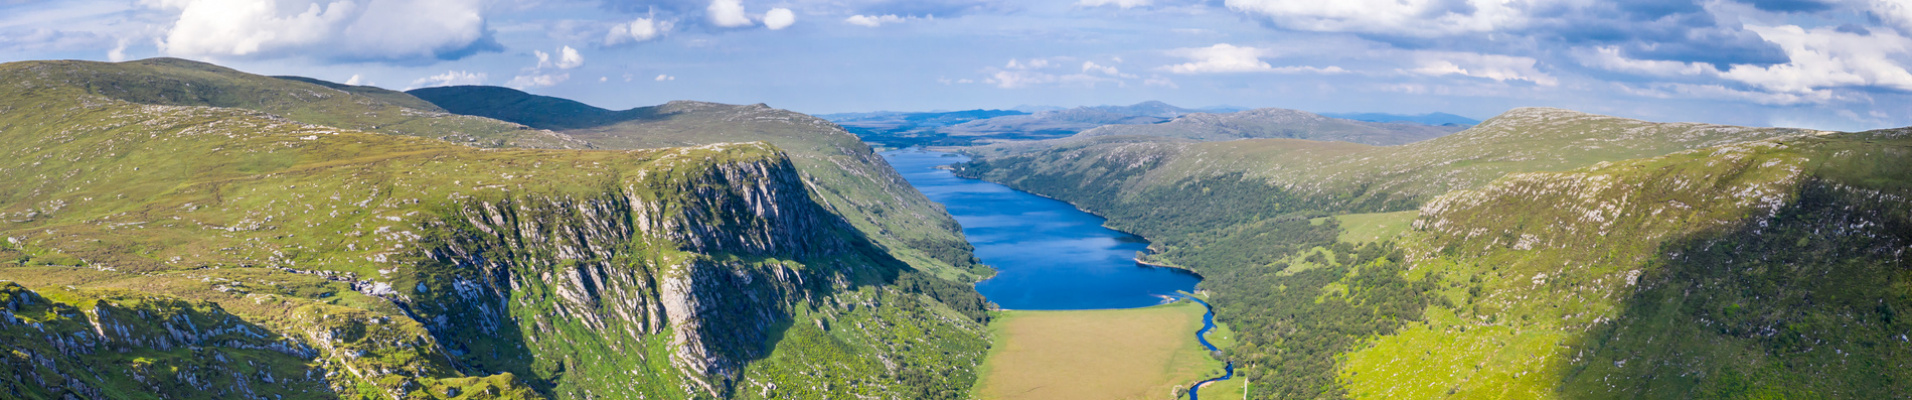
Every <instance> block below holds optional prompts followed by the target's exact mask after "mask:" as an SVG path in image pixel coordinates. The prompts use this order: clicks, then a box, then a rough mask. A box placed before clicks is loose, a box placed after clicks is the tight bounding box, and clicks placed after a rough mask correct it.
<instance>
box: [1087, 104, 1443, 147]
mask: <svg viewBox="0 0 1912 400" xmlns="http://www.w3.org/2000/svg"><path fill="white" fill-rule="evenodd" d="M1461 129H1462V128H1460V127H1455V126H1431V125H1423V124H1415V123H1378V122H1366V121H1355V120H1349V119H1340V118H1329V117H1324V116H1321V115H1317V114H1314V113H1309V112H1305V111H1296V110H1287V109H1280V108H1261V109H1254V110H1247V111H1239V112H1232V113H1222V114H1213V113H1192V114H1187V115H1182V116H1178V117H1175V119H1174V120H1170V121H1168V122H1164V123H1160V124H1147V125H1104V126H1101V127H1098V128H1095V129H1090V130H1087V131H1083V132H1082V133H1078V134H1076V135H1075V136H1074V138H1088V137H1097V136H1128V135H1136V136H1155V137H1167V138H1182V139H1192V140H1200V141H1223V140H1236V139H1270V138H1279V139H1306V140H1317V141H1336V142H1349V143H1363V144H1371V145H1383V146H1386V145H1397V144H1406V143H1413V142H1418V141H1422V140H1427V139H1432V138H1436V137H1441V136H1443V135H1447V134H1450V133H1454V132H1456V131H1460V130H1461Z"/></svg>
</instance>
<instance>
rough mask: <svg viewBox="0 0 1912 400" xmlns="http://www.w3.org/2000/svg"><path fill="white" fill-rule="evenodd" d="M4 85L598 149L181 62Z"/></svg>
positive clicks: (42, 67) (503, 143) (349, 90)
mask: <svg viewBox="0 0 1912 400" xmlns="http://www.w3.org/2000/svg"><path fill="white" fill-rule="evenodd" d="M0 79H4V80H5V81H7V82H18V83H19V84H22V85H33V86H34V87H35V88H49V89H66V88H79V89H80V90H81V91H82V92H84V93H87V94H93V95H97V96H101V97H105V98H110V99H115V100H121V101H127V102H132V103H138V104H152V105H169V106H210V107H228V108H241V109H248V110H254V111H260V112H265V113H269V114H272V115H275V116H279V117H282V118H285V119H289V120H292V121H296V122H300V123H306V124H312V125H324V126H330V127H335V128H343V129H356V130H363V131H368V132H378V133H385V134H392V135H404V136H419V137H428V138H435V139H441V140H445V141H450V142H456V143H462V144H466V145H469V146H475V147H528V148H552V149H582V148H589V146H590V144H588V143H585V142H583V141H579V140H575V139H572V138H570V137H566V136H564V135H557V134H553V133H552V132H549V131H543V130H537V129H530V128H527V127H525V126H522V125H518V124H513V123H508V122H503V121H498V120H494V119H488V118H474V117H469V116H463V115H455V114H448V113H445V111H444V110H442V109H439V108H438V107H436V106H432V105H431V104H430V103H427V102H424V101H421V100H419V99H417V98H414V97H411V96H408V95H405V94H403V93H400V92H393V91H389V90H384V89H379V88H373V87H364V86H350V85H342V84H336V83H330V82H324V81H319V80H315V79H310V78H276V77H270V76H261V75H253V74H248V73H244V72H239V71H235V70H232V69H229V68H225V67H221V66H217V65H212V64H207V63H202V62H196V61H187V60H181V59H175V58H154V59H146V60H138V61H128V62H122V63H100V62H90V61H28V62H18V63H9V64H6V66H5V67H4V68H0Z"/></svg>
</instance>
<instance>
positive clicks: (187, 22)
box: [143, 0, 501, 61]
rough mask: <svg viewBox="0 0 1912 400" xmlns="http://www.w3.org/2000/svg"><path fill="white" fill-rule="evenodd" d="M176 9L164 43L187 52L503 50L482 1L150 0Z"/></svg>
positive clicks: (421, 56) (397, 54)
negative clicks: (489, 25)
mask: <svg viewBox="0 0 1912 400" xmlns="http://www.w3.org/2000/svg"><path fill="white" fill-rule="evenodd" d="M143 4H146V5H148V6H151V7H154V8H159V9H162V10H170V11H177V12H178V13H179V17H178V19H177V20H176V21H174V22H173V23H172V25H171V27H170V28H168V30H167V32H166V34H165V35H164V39H163V40H162V41H161V42H160V46H159V47H160V49H161V50H162V51H163V52H165V53H166V54H169V55H173V56H181V57H243V58H271V57H283V56H304V55H310V56H317V57H319V58H326V59H333V60H340V61H430V60H443V59H457V58H462V57H464V56H467V55H471V54H474V53H476V52H479V51H496V50H498V49H500V48H501V46H499V45H498V43H497V42H496V41H494V40H492V39H491V37H490V35H489V32H488V31H487V30H486V28H485V17H484V10H485V1H484V0H363V1H350V0H280V1H253V0H146V1H144V2H143Z"/></svg>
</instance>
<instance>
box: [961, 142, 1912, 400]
mask: <svg viewBox="0 0 1912 400" xmlns="http://www.w3.org/2000/svg"><path fill="white" fill-rule="evenodd" d="M973 152H974V153H978V154H983V155H988V156H991V157H990V158H986V159H983V160H979V161H977V162H973V163H970V164H967V165H964V166H962V168H960V169H959V170H958V173H959V174H963V175H965V176H971V177H981V178H984V179H991V180H994V181H998V182H1003V183H1005V184H1009V185H1011V186H1013V187H1017V188H1019V189H1024V190H1029V191H1032V192H1035V193H1038V194H1043V195H1047V196H1051V197H1055V198H1059V199H1063V200H1067V201H1070V202H1072V203H1075V204H1077V205H1079V206H1082V207H1083V208H1084V209H1087V210H1090V211H1093V212H1096V213H1098V214H1101V215H1104V216H1107V217H1109V218H1110V224H1111V225H1112V226H1116V227H1118V228H1121V229H1124V230H1129V231H1132V232H1137V233H1140V234H1142V235H1144V236H1146V237H1148V238H1149V239H1150V240H1152V241H1154V242H1155V243H1156V247H1155V250H1156V251H1157V252H1156V254H1152V255H1150V256H1148V259H1149V260H1150V261H1153V262H1159V263H1166V264H1173V265H1178V266H1182V267H1186V268H1191V269H1194V270H1196V271H1199V272H1201V273H1202V274H1203V276H1204V277H1205V278H1206V280H1205V281H1204V283H1203V285H1204V287H1205V288H1206V289H1207V290H1209V291H1210V292H1212V293H1214V296H1213V301H1212V303H1213V304H1215V305H1216V307H1217V316H1218V320H1219V321H1222V322H1225V323H1227V324H1229V325H1230V326H1231V327H1232V328H1233V329H1234V331H1235V333H1236V335H1237V336H1238V339H1239V344H1237V345H1236V347H1235V348H1233V349H1231V350H1230V351H1229V352H1228V357H1229V358H1230V359H1232V360H1234V361H1235V362H1236V363H1237V365H1238V367H1239V369H1238V372H1239V376H1242V377H1245V378H1247V379H1249V380H1252V381H1253V382H1254V385H1253V388H1252V393H1251V395H1252V396H1251V397H1254V398H1339V397H1358V398H1429V397H1458V398H1640V397H1648V398H1820V397H1829V398H1881V397H1891V396H1894V395H1896V393H1905V392H1906V391H1908V389H1907V388H1905V387H1904V385H1905V384H1904V382H1908V380H1907V378H1912V377H1908V376H1905V373H1904V372H1903V371H1906V370H1905V369H1903V368H1902V366H1901V365H1902V364H1903V362H1904V361H1903V360H1906V359H1912V358H1907V354H1906V352H1907V351H1912V346H1909V345H1907V344H1906V343H1907V342H1906V341H1905V340H1904V339H1903V338H1902V337H1901V336H1902V335H1904V334H1906V333H1905V332H1908V331H1912V329H1908V328H1909V327H1908V326H1907V325H1905V322H1903V319H1902V318H1900V317H1898V315H1899V314H1898V313H1899V312H1901V311H1903V310H1905V309H1906V307H1909V306H1912V303H1908V301H1912V296H1907V295H1906V293H1908V292H1907V289H1906V288H1907V287H1912V284H1908V283H1907V282H1908V279H1912V275H1908V272H1907V271H1906V270H1905V268H1904V265H1905V264H1904V259H1903V258H1902V257H1903V255H1902V254H1901V253H1903V252H1902V251H1901V250H1902V249H1904V248H1905V246H1906V244H1907V243H1912V238H1909V237H1908V235H1912V234H1908V232H1912V212H1908V211H1907V210H1908V209H1912V205H1909V204H1908V203H1907V202H1906V201H1905V199H1906V198H1907V197H1908V196H1912V187H1909V186H1908V185H1912V182H1909V181H1908V180H1906V179H1905V177H1906V176H1912V163H1909V162H1908V161H1906V160H1908V159H1912V158H1909V157H1907V156H1908V155H1912V140H1908V139H1907V136H1906V133H1905V132H1904V131H1881V132H1868V133H1851V134H1826V133H1818V132H1803V131H1795V130H1784V129H1756V128H1739V127H1721V126H1708V125H1697V124H1651V123H1644V122H1639V121H1630V120H1622V119H1617V118H1609V117H1598V116H1589V115H1585V114H1578V113H1571V112H1565V111H1559V110H1536V109H1527V110H1516V111H1514V112H1510V113H1509V114H1508V115H1504V116H1502V117H1499V118H1495V119H1493V120H1490V121H1487V122H1485V123H1482V124H1481V125H1480V126H1479V127H1477V128H1475V129H1473V130H1469V131H1466V132H1462V133H1458V134H1455V135H1451V136H1447V137H1442V138H1439V139H1434V140H1430V141H1426V142H1420V143H1415V144H1410V145H1403V146H1393V147H1371V146H1361V145H1353V144H1344V143H1320V142H1306V141H1295V140H1279V139H1276V140H1239V141H1231V142H1227V143H1192V142H1187V141H1178V140H1164V139H1156V138H1147V137H1106V138H1097V139H1093V140H1079V141H1073V142H1067V143H1062V144H1060V145H1056V146H1054V147H1042V145H1029V146H1025V147H1016V146H1011V145H1003V146H994V147H989V148H978V149H974V150H973ZM1533 171H1566V172H1533ZM1192 193H1200V194H1201V195H1199V196H1191V195H1189V194H1192ZM1177 194H1179V196H1178V195H1177ZM1190 201H1193V202H1194V203H1189V202H1190ZM1412 209H1418V211H1408V210H1412ZM1151 210H1160V211H1162V212H1159V213H1151V212H1149V211H1151ZM1178 210H1214V211H1213V212H1199V213H1198V212H1185V211H1178ZM1409 221H1411V224H1410V226H1405V227H1404V226H1403V225H1404V224H1409ZM1237 388H1238V387H1237ZM1231 397H1232V396H1231Z"/></svg>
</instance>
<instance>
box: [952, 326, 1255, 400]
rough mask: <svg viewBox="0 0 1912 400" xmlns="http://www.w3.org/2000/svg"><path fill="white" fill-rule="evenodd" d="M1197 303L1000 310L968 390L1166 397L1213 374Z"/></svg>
mask: <svg viewBox="0 0 1912 400" xmlns="http://www.w3.org/2000/svg"><path fill="white" fill-rule="evenodd" d="M1203 313H1204V311H1203V309H1202V307H1201V305H1199V304H1195V303H1193V302H1178V303H1173V304H1168V305H1162V306H1155V307H1147V308H1136V309H1121V310H1082V311H1004V312H1002V314H1001V315H1000V316H999V317H997V318H996V320H995V321H994V322H992V323H991V324H990V326H989V331H990V335H991V336H992V337H993V338H994V339H995V342H996V346H995V347H994V348H992V349H990V353H989V357H988V358H987V359H985V361H984V363H983V369H982V371H983V377H982V379H981V380H979V381H978V383H977V388H976V389H975V391H974V393H973V395H974V396H975V397H977V398H981V399H991V400H1012V399H1014V400H1023V399H1029V400H1038V399H1040V400H1048V399H1096V400H1115V399H1172V398H1175V397H1176V396H1177V394H1178V393H1179V391H1178V390H1177V389H1178V388H1185V387H1186V386H1187V385H1189V384H1192V383H1194V382H1196V381H1199V380H1202V379H1206V378H1209V377H1212V376H1219V375H1220V373H1221V369H1222V363H1221V362H1220V361H1216V360H1215V359H1214V358H1212V357H1210V356H1209V355H1208V351H1207V350H1206V349H1203V348H1202V347H1201V344H1200V343H1198V342H1196V340H1195V337H1194V332H1195V331H1197V330H1199V329H1201V327H1202V314H1203Z"/></svg>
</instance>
